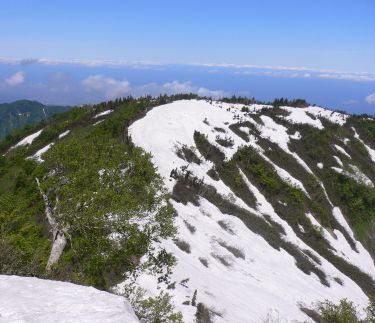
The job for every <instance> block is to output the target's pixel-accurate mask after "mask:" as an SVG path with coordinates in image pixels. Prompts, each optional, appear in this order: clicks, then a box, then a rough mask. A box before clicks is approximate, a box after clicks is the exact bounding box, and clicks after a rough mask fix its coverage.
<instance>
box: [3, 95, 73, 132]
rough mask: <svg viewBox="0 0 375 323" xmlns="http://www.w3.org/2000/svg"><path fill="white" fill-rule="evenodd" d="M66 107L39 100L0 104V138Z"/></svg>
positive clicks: (65, 109) (62, 110)
mask: <svg viewBox="0 0 375 323" xmlns="http://www.w3.org/2000/svg"><path fill="white" fill-rule="evenodd" d="M68 109H70V107H67V106H53V105H44V104H42V103H40V102H37V101H29V100H20V101H15V102H12V103H3V104H0V139H1V138H4V137H6V136H7V135H8V134H10V133H11V132H12V131H14V130H16V129H19V128H22V127H24V126H26V125H31V124H36V123H38V122H39V121H41V120H43V119H47V118H49V117H51V116H52V115H54V114H56V113H60V112H64V111H67V110H68Z"/></svg>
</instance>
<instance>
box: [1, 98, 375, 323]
mask: <svg viewBox="0 0 375 323" xmlns="http://www.w3.org/2000/svg"><path fill="white" fill-rule="evenodd" d="M228 101H229V100H228ZM231 101H233V102H234V101H235V99H232V100H231ZM245 103H246V104H245ZM287 103H289V104H290V102H287V101H278V103H277V104H276V103H275V105H274V106H270V105H265V104H252V102H244V101H243V102H241V103H238V102H237V103H225V102H218V101H212V100H206V99H200V98H197V97H195V96H192V95H179V96H173V97H166V96H162V97H158V98H150V97H146V98H141V99H133V98H127V99H121V100H116V101H111V102H107V103H102V104H99V105H95V106H84V107H81V108H74V109H72V110H70V111H68V112H64V113H62V114H59V115H57V116H55V117H52V118H51V119H50V120H49V122H48V123H47V124H46V123H40V124H38V125H36V126H33V127H31V128H26V129H23V130H20V131H19V132H17V133H15V134H14V135H12V136H9V137H8V138H7V139H6V140H3V141H0V153H1V157H0V223H1V239H0V274H6V275H19V276H36V277H41V278H49V279H55V280H64V281H69V282H74V283H77V284H82V285H90V286H94V287H96V288H99V289H103V290H107V291H111V292H115V293H118V294H121V295H125V296H126V297H128V298H129V300H130V302H131V304H132V306H133V307H134V309H135V312H136V314H137V316H138V317H139V318H140V319H141V321H143V322H160V320H161V321H162V322H164V321H165V322H195V321H197V322H263V321H264V320H266V319H267V318H270V317H272V318H274V317H279V318H280V319H281V320H284V321H285V320H287V321H288V320H289V321H290V320H299V321H303V320H307V319H309V315H314V313H313V312H312V311H311V310H312V309H314V308H315V303H316V302H318V301H323V300H325V299H328V300H331V301H333V302H338V301H339V300H341V299H343V298H348V299H350V300H351V301H353V302H354V303H355V304H357V305H358V306H360V307H361V308H362V307H364V306H366V305H367V302H368V299H369V297H370V296H374V295H375V265H374V255H375V188H374V183H375V120H373V119H371V118H368V117H367V116H348V115H345V114H342V113H338V112H332V111H329V110H325V109H322V108H319V107H315V106H307V105H306V104H305V102H302V101H301V102H300V101H295V102H292V103H293V104H294V103H295V105H297V106H300V107H290V106H289V107H288V106H283V104H287ZM157 319H159V321H158V320H157Z"/></svg>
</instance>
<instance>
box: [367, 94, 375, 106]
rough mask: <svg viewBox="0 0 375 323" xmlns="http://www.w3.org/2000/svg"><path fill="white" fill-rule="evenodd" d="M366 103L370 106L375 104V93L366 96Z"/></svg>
mask: <svg viewBox="0 0 375 323" xmlns="http://www.w3.org/2000/svg"><path fill="white" fill-rule="evenodd" d="M366 102H367V103H368V104H375V93H372V94H370V95H368V96H366Z"/></svg>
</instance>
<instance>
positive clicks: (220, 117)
mask: <svg viewBox="0 0 375 323" xmlns="http://www.w3.org/2000/svg"><path fill="white" fill-rule="evenodd" d="M263 108H265V109H269V107H268V106H266V107H263V106H260V105H252V106H248V107H246V109H244V106H243V105H240V104H228V103H222V102H209V101H205V100H184V101H176V102H173V103H170V104H167V105H164V106H159V107H155V108H153V109H152V110H151V111H149V112H148V113H147V115H146V116H145V117H144V118H143V119H140V120H138V121H136V122H135V123H134V124H133V125H132V126H131V127H130V129H129V132H130V135H131V137H132V140H133V142H134V143H135V144H136V145H137V146H140V147H142V148H144V149H145V150H146V151H148V152H150V153H151V154H152V156H153V162H154V163H155V165H156V166H157V168H158V171H159V173H160V174H161V175H162V176H163V178H164V180H165V184H166V186H167V188H168V189H169V191H170V192H172V191H173V189H174V187H175V185H176V183H177V181H178V179H176V177H173V176H171V172H172V170H176V169H177V170H179V171H181V172H185V173H184V174H185V175H186V172H187V171H188V172H189V176H190V175H193V176H195V178H198V179H203V185H207V186H211V187H214V188H215V189H216V191H217V193H219V194H220V195H221V196H222V197H223V198H224V199H225V200H227V201H229V202H230V203H231V205H233V206H234V207H238V208H241V209H243V210H245V212H249V214H253V215H255V218H254V219H255V220H256V219H257V218H259V219H261V221H263V222H262V223H269V222H268V221H273V222H272V223H277V224H278V225H280V226H281V228H282V230H283V232H284V233H283V234H281V239H282V241H283V243H284V242H285V243H287V245H288V246H289V247H290V248H292V249H293V248H294V249H293V250H299V252H302V253H303V254H304V255H305V256H307V257H308V258H309V261H311V262H313V263H314V268H316V270H317V271H316V272H310V273H309V274H307V273H306V272H304V271H303V270H301V269H300V268H299V267H298V266H297V264H296V259H295V258H294V257H293V256H292V254H291V252H290V251H287V250H286V249H287V248H283V247H281V248H279V249H278V248H275V247H274V246H271V244H270V242H269V240H267V239H268V238H267V237H266V235H264V234H260V233H259V232H256V230H255V231H254V230H252V229H251V228H250V227H251V224H250V225H246V224H245V222H244V220H243V219H242V220H241V219H240V218H239V217H236V216H233V215H231V214H228V213H227V212H224V211H223V210H222V209H220V208H219V207H218V206H217V205H215V204H213V203H212V202H210V201H208V200H207V199H206V198H205V197H203V196H200V197H199V201H198V203H197V204H194V203H191V202H188V203H187V204H184V203H181V202H178V201H176V200H172V201H171V203H172V204H173V206H174V208H175V210H176V211H177V214H178V216H177V218H176V222H177V225H178V228H179V233H178V239H177V241H172V240H167V241H162V242H161V245H160V246H161V247H164V248H166V249H167V250H168V251H169V252H172V253H173V254H174V255H175V257H176V259H177V262H178V263H177V265H176V266H175V268H174V269H173V273H172V281H174V282H175V284H174V285H173V288H171V286H169V288H168V289H167V286H166V285H165V284H163V283H158V282H157V281H156V279H155V278H154V277H152V276H150V275H147V274H146V273H144V274H142V275H140V277H138V279H137V284H138V285H139V286H141V287H143V288H145V289H146V290H148V291H149V293H150V295H156V294H158V293H159V292H160V290H167V292H168V293H170V294H171V295H173V300H174V303H175V305H176V307H177V308H178V309H179V310H180V311H181V312H182V313H183V315H184V318H185V320H186V321H187V322H193V321H194V318H195V313H196V310H197V309H196V307H195V306H194V305H195V304H196V303H203V304H204V305H205V306H206V307H207V308H208V309H209V311H210V313H211V319H212V320H214V321H215V322H260V321H262V320H264V319H266V318H267V316H268V315H269V313H275V311H276V313H278V316H279V317H281V318H282V319H285V320H288V321H289V320H293V319H298V320H305V319H308V317H307V316H306V314H305V313H304V312H303V311H301V307H308V306H311V304H312V303H313V302H316V301H319V300H324V299H330V300H332V301H335V302H337V301H339V300H340V299H342V298H350V299H351V300H352V301H353V302H355V303H356V304H359V305H361V306H364V305H366V303H367V301H368V298H367V296H366V294H365V292H364V291H363V288H362V287H360V286H359V285H358V283H356V282H355V279H356V278H355V277H354V276H350V275H349V274H347V273H348V271H345V270H342V269H341V267H340V266H339V265H338V263H341V262H342V263H344V264H351V265H354V266H355V267H356V268H358V269H359V271H360V272H361V273H364V274H365V275H366V277H368V281H370V282H371V281H372V282H374V279H375V266H374V262H373V259H372V258H371V256H370V254H369V253H368V251H367V250H366V249H365V248H364V247H363V245H362V244H361V242H359V241H352V240H351V239H353V240H355V237H354V235H353V232H352V231H351V229H350V226H349V225H348V223H347V221H346V219H345V217H344V216H343V214H342V212H341V210H340V208H339V207H338V206H335V205H333V203H332V202H331V200H330V198H329V197H328V195H327V193H326V190H325V187H324V184H323V182H322V181H320V179H319V178H318V175H317V174H315V173H314V170H312V169H311V166H308V165H307V163H306V162H305V161H304V160H303V158H301V156H299V155H298V154H297V153H296V152H295V151H293V150H292V149H291V148H290V142H291V140H300V138H301V135H300V134H299V133H297V132H295V133H293V134H290V133H289V131H288V128H287V127H286V126H285V125H283V124H281V121H284V122H290V123H291V124H306V125H309V126H312V127H314V128H317V129H323V128H324V126H323V124H324V122H322V121H321V119H320V118H324V119H325V122H327V121H328V122H332V123H334V124H338V125H344V124H345V122H346V119H347V116H346V115H343V114H340V113H333V112H331V111H328V110H325V109H322V108H317V107H308V108H304V109H299V108H288V107H281V109H282V110H284V111H286V112H287V113H288V115H287V116H285V115H281V116H280V118H279V120H280V123H278V122H276V121H275V120H274V118H271V117H270V116H267V115H260V116H259V114H261V111H262V109H263ZM235 123H241V127H240V128H239V132H238V131H237V133H235V132H234V131H233V128H231V125H233V124H235ZM246 123H249V125H250V126H249V127H250V128H249V127H248V128H246V127H245V126H243V125H244V124H246ZM252 127H253V129H252ZM195 131H198V132H199V133H201V134H203V135H205V136H206V139H207V140H208V142H209V143H210V144H211V145H212V146H214V147H216V148H217V149H218V150H220V151H221V152H222V153H224V155H225V160H226V161H229V160H230V159H231V158H232V157H233V156H234V155H235V153H236V152H237V151H238V149H241V147H245V146H249V147H252V148H253V149H254V150H255V151H256V152H257V153H258V154H259V156H260V157H261V158H263V159H264V160H265V161H266V162H267V163H268V164H269V165H271V166H272V167H273V169H274V170H275V172H276V173H277V175H278V176H279V177H280V179H281V180H282V181H284V182H285V183H287V184H288V185H291V186H293V187H295V188H296V189H298V190H300V191H301V192H303V194H304V195H305V196H306V198H308V199H310V195H309V193H308V192H307V190H306V189H305V187H304V184H303V183H302V181H303V178H302V177H300V178H295V177H294V176H293V175H292V174H290V172H288V171H287V170H286V169H283V168H282V167H281V166H278V165H277V163H276V162H274V161H272V160H270V158H269V157H267V156H266V154H265V148H264V145H263V146H262V145H261V144H260V140H266V141H267V142H269V143H270V144H271V143H272V144H276V145H277V146H278V147H279V148H281V149H282V151H284V152H285V153H286V154H287V155H288V156H290V158H292V160H294V161H295V162H296V164H297V165H299V167H301V169H303V170H304V172H305V176H311V178H315V179H316V180H317V182H318V183H319V185H320V187H321V189H322V190H323V192H324V194H325V196H326V200H327V205H329V208H330V209H329V213H331V214H330V217H331V218H332V221H337V223H338V225H339V226H338V228H339V229H334V230H327V229H326V228H324V227H323V226H322V225H321V224H320V223H319V221H317V220H316V219H315V218H314V215H313V214H312V213H310V212H307V213H306V221H308V223H309V225H310V226H312V228H315V229H316V230H318V231H319V232H321V233H320V234H321V235H322V239H323V240H324V242H325V243H326V244H327V245H329V246H331V247H330V248H329V250H328V251H327V252H328V253H329V255H328V256H327V254H323V253H322V250H321V249H319V250H315V249H314V247H313V246H312V245H309V243H307V242H306V240H304V239H302V238H301V237H302V234H303V233H304V227H303V226H301V225H299V226H298V227H296V226H292V225H291V224H290V223H288V221H286V220H285V219H283V218H282V217H281V216H280V215H279V214H278V213H277V212H276V210H275V205H274V204H273V205H272V203H271V202H270V201H268V200H267V198H266V197H265V196H264V195H263V194H262V192H261V191H260V188H259V187H256V185H255V184H254V183H251V181H250V179H249V178H247V177H246V175H245V174H244V173H243V172H242V170H241V169H239V174H241V177H242V181H243V183H245V184H246V186H247V188H248V190H249V192H250V193H249V194H252V195H253V196H254V197H255V200H256V203H255V204H254V205H249V203H246V201H244V200H243V198H241V197H240V196H239V195H238V194H236V192H234V191H233V190H232V189H231V188H230V187H229V186H228V185H226V184H225V183H224V182H223V180H222V179H221V178H219V179H217V180H216V179H213V178H212V177H210V176H208V175H207V172H208V171H209V170H211V169H212V168H214V166H215V165H214V163H213V162H211V161H209V160H206V159H205V158H204V157H203V156H202V154H201V153H200V152H199V150H198V149H197V147H196V142H195V139H194V132H195ZM241 132H242V135H239V133H240V134H241ZM220 139H223V140H226V141H227V142H229V143H230V144H228V145H227V146H226V147H225V146H223V145H220V144H219V143H218V142H219V141H220ZM184 147H185V148H188V149H190V151H193V152H194V153H195V154H196V155H197V157H198V158H199V159H200V162H199V163H194V162H187V161H186V160H184V158H181V156H180V157H179V156H178V151H179V150H181V149H182V148H184ZM340 148H341V147H340ZM269 149H270V148H269ZM336 149H337V147H336ZM342 150H343V151H345V150H344V148H341V149H339V150H338V152H339V153H343V152H342ZM348 158H349V157H348ZM332 160H333V162H335V159H334V158H333V156H332ZM319 164H320V166H321V167H317V168H318V169H323V164H322V163H319ZM315 165H316V164H315ZM186 176H188V175H186ZM239 180H241V179H239ZM279 203H280V204H281V205H285V206H287V205H286V203H284V202H283V201H279ZM268 219H270V220H268ZM296 228H297V229H296ZM298 228H299V229H298ZM270 230H271V229H270ZM298 231H299V232H298ZM329 259H339V260H338V261H334V262H335V263H332V262H330V261H329ZM345 266H346V265H345ZM345 266H344V267H345ZM344 271H345V273H344ZM317 272H322V273H323V275H324V276H325V279H326V281H325V282H324V283H322V279H321V277H318V275H317V274H316V273H317ZM194 294H196V301H195V300H194V301H193V298H194V296H193V295H194Z"/></svg>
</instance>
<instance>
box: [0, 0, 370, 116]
mask: <svg viewBox="0 0 375 323" xmlns="http://www.w3.org/2000/svg"><path fill="white" fill-rule="evenodd" d="M0 9H1V10H0V101H5V100H13V99H18V98H24V97H28V98H37V99H39V100H42V101H45V102H47V101H48V102H49V103H51V102H52V103H64V104H65V103H68V104H78V103H82V102H81V101H82V100H83V99H84V100H88V101H95V100H103V99H107V98H111V97H113V96H114V95H125V94H129V93H131V94H144V92H145V91H149V92H153V93H157V92H162V91H166V92H168V91H169V92H170V91H171V90H169V89H168V91H167V90H166V88H168V87H169V84H174V85H175V86H174V88H173V91H174V90H176V89H177V88H178V86H177V87H176V84H185V86H184V87H183V88H181V87H180V89H184V90H186V89H190V90H193V91H195V92H198V91H199V89H202V88H203V90H202V91H201V93H203V92H204V91H205V90H209V91H213V92H212V93H213V94H214V95H219V93H220V94H223V93H224V94H234V93H237V94H238V93H242V94H245V95H250V96H256V97H260V99H266V98H268V97H270V98H273V97H276V96H293V97H295V96H298V97H302V96H303V95H305V96H307V99H310V100H314V103H319V104H322V105H333V107H334V108H337V109H339V108H342V109H344V110H348V111H350V112H358V113H359V112H368V113H372V112H373V111H374V113H375V94H374V93H375V59H374V57H375V19H374V18H373V15H374V12H375V1H373V0H357V1H354V0H330V1H327V0H325V1H322V0H314V1H302V0H284V1H279V0H264V1H251V0H247V1H242V0H232V1H220V0H216V1H212V0H206V1H202V0H201V1H197V0H190V1H170V0H160V1H152V0H149V1H146V0H137V1H135V0H133V1H126V0H121V1H120V0H106V1H104V0H103V1H99V0H90V1H89V0H87V1H72V0H64V1H47V0H33V1H30V0H1V5H0ZM43 59H44V60H43ZM136 62H138V63H136ZM139 62H141V64H140V63H139ZM73 63H74V64H73ZM94 63H95V64H94ZM31 65H33V66H31ZM94 65H95V66H94ZM99 65H100V66H99ZM90 68H91V69H90ZM214 74H216V75H215V76H213V75H214ZM59 77H60V79H59ZM90 77H91V78H90ZM226 80H227V81H226ZM32 82H34V83H32ZM173 82H175V83H173ZM94 83H95V84H94ZM150 84H153V85H152V86H150ZM77 85H79V90H80V92H79V91H78V88H77ZM38 86H39V88H41V87H43V86H45V87H46V88H44V92H45V93H46V94H45V95H44V96H43V95H42V93H39V92H38V91H39V90H37V88H38ZM59 86H61V87H64V89H63V88H61V92H64V91H65V92H64V93H65V96H63V95H62V94H61V93H58V92H59V91H58V87H59ZM95 87H96V90H93V89H94V88H95ZM68 88H71V89H72V90H71V91H70V92H69V91H68ZM110 88H112V90H111V89H110ZM46 89H47V90H46ZM73 89H74V91H73ZM54 92H55V96H54V95H53V93H54ZM90 92H92V93H91V94H90ZM169 92H168V93H169ZM340 92H341V93H342V96H341V97H340ZM99 93H101V95H98V94H99ZM284 93H285V94H284ZM330 93H331V94H330ZM373 94H374V96H373V97H372V96H371V95H373ZM22 96H23V97H22Z"/></svg>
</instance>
